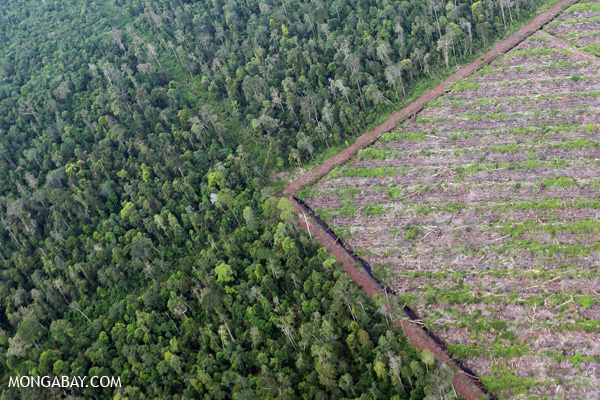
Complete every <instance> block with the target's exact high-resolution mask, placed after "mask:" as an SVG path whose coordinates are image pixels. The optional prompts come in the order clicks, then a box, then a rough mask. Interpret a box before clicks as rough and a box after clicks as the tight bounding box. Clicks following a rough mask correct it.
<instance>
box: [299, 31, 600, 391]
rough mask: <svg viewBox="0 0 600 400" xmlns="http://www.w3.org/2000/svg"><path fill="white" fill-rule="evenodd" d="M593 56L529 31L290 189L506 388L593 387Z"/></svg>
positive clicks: (599, 339) (597, 376)
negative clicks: (409, 115) (393, 126)
mask: <svg viewBox="0 0 600 400" xmlns="http://www.w3.org/2000/svg"><path fill="white" fill-rule="evenodd" d="M549 29H550V28H549ZM550 30H551V29H550ZM599 65H600V64H598V63H597V62H596V61H595V60H593V59H590V58H587V57H584V56H583V55H582V54H580V52H578V51H577V50H572V49H570V48H569V46H566V45H564V44H563V43H561V42H557V41H556V40H554V39H553V38H549V37H548V36H547V35H545V34H541V33H538V34H536V35H534V36H533V37H531V38H529V39H527V40H526V41H525V42H523V43H522V44H521V45H519V46H518V47H517V48H516V49H514V50H513V51H511V52H510V53H508V54H507V55H505V56H503V57H501V58H500V59H498V60H496V61H495V62H494V63H492V65H491V66H489V67H485V68H484V69H483V70H481V71H480V72H478V73H477V74H476V75H475V76H473V77H472V78H470V79H468V80H466V81H464V82H460V83H458V84H457V85H455V87H454V88H453V90H452V92H451V93H450V94H448V95H446V96H444V97H441V98H439V99H437V100H434V101H433V102H432V103H430V104H429V105H428V107H427V108H426V109H425V110H423V111H422V112H421V113H420V114H419V115H418V116H417V117H416V118H413V119H412V120H410V121H408V122H406V123H404V124H403V125H401V126H400V127H399V128H398V129H397V130H395V131H394V132H391V133H387V134H385V135H383V137H382V138H381V139H380V140H379V141H377V142H376V143H375V144H374V145H373V146H371V147H369V148H367V149H364V150H362V151H361V152H360V153H359V154H358V156H357V157H356V158H355V159H353V160H352V161H351V162H349V163H348V164H346V165H345V166H343V167H338V168H336V169H334V170H333V171H332V172H331V173H329V174H328V175H327V176H326V177H325V178H324V179H322V180H321V181H319V182H318V183H317V184H316V185H314V186H312V187H309V188H308V189H305V190H303V191H301V192H298V193H297V196H298V197H299V198H301V199H303V200H304V201H305V202H306V203H307V204H308V205H309V206H310V207H311V208H312V209H313V210H315V211H316V212H317V214H318V215H319V216H320V217H321V218H323V219H324V220H325V221H326V222H327V223H328V224H329V225H330V226H331V227H332V228H333V229H334V230H335V231H336V233H337V234H338V236H339V237H341V238H342V239H343V240H344V241H345V243H346V244H347V245H348V246H349V247H351V248H352V249H353V250H354V251H355V252H356V253H357V254H359V255H361V256H362V257H363V258H364V259H365V260H367V261H368V262H369V263H370V264H371V265H372V266H373V267H374V271H375V274H376V275H377V276H378V277H380V278H381V279H382V280H383V281H385V282H386V283H389V284H391V285H393V286H394V287H395V289H396V291H397V292H399V293H401V296H402V297H403V298H404V299H405V300H406V302H407V303H408V304H409V305H410V306H413V307H415V308H416V309H417V311H418V312H419V314H420V315H421V316H422V317H423V320H424V322H425V323H426V325H427V326H428V327H429V328H431V329H432V330H433V331H434V332H435V333H436V334H437V335H438V336H439V337H441V338H443V339H444V340H445V341H446V343H448V345H449V346H448V347H449V348H450V350H451V351H452V353H453V354H454V355H455V356H457V357H458V358H460V359H462V360H464V361H465V363H466V364H467V366H469V367H471V368H472V369H473V370H475V371H476V372H478V373H479V374H480V376H481V378H482V380H483V382H484V384H485V385H486V387H487V388H488V389H489V390H491V391H492V392H493V393H496V394H498V395H499V397H501V398H515V397H517V396H516V395H517V394H522V395H523V397H527V398H543V397H544V396H548V397H550V398H572V399H574V398H599V397H600V271H599V266H600V261H599V260H600V199H599V197H600V196H599V194H600V140H599V127H600V101H599V97H598V96H599V94H600V69H599Z"/></svg>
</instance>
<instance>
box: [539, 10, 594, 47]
mask: <svg viewBox="0 0 600 400" xmlns="http://www.w3.org/2000/svg"><path fill="white" fill-rule="evenodd" d="M546 30H547V31H548V32H549V33H551V34H553V35H555V36H556V37H559V38H561V39H563V40H564V41H566V42H568V43H569V44H571V45H573V46H576V47H577V48H580V49H583V50H584V51H587V52H588V53H590V54H594V55H596V56H600V0H585V1H582V2H579V3H578V4H575V5H574V6H572V7H570V8H569V9H568V10H566V11H565V12H564V13H562V14H561V15H560V16H559V17H558V18H556V20H555V21H552V22H551V23H550V24H549V25H548V26H547V27H546Z"/></svg>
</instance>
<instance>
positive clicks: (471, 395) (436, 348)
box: [283, 0, 579, 400]
mask: <svg viewBox="0 0 600 400" xmlns="http://www.w3.org/2000/svg"><path fill="white" fill-rule="evenodd" d="M578 1H579V0H561V1H559V2H558V3H556V4H555V5H554V6H553V7H551V8H550V9H548V10H547V11H546V12H544V13H543V14H541V15H539V16H538V17H536V18H534V19H533V20H532V21H531V22H530V23H529V24H527V25H526V26H524V27H523V28H521V29H520V30H519V31H517V32H516V33H515V34H513V35H511V36H510V37H508V38H506V39H504V40H502V41H500V42H499V43H497V44H496V45H495V46H494V47H493V48H492V49H491V50H490V51H488V52H487V53H486V54H485V55H483V56H482V57H481V58H478V59H477V60H475V61H473V62H472V63H470V64H468V65H466V66H464V67H462V68H460V69H459V70H458V71H457V72H456V73H454V74H453V75H452V76H450V77H449V78H447V79H446V80H444V81H443V82H442V83H440V84H439V85H438V86H436V87H435V88H433V89H432V90H430V91H428V92H427V93H425V94H424V95H422V96H421V97H419V98H418V99H417V100H416V101H414V102H413V103H411V104H410V105H408V106H407V107H405V108H403V109H402V110H398V111H396V112H394V113H393V114H392V115H391V116H390V118H389V119H388V120H387V121H385V122H384V123H383V124H381V125H380V126H378V127H377V128H375V129H373V130H372V131H370V132H368V133H365V134H364V135H362V136H361V137H359V138H358V140H356V142H354V143H353V144H352V145H350V146H349V147H347V148H346V149H344V150H343V151H342V152H340V153H339V154H337V155H335V156H333V157H331V158H330V159H328V160H327V161H325V162H324V163H323V164H321V165H319V166H318V167H317V168H316V169H314V170H312V171H309V172H307V173H305V174H303V175H301V176H300V177H299V178H298V179H296V180H295V181H294V182H292V183H290V184H289V185H288V186H287V187H286V188H285V189H284V190H283V194H284V195H285V196H287V197H288V198H289V199H290V200H291V201H292V202H293V204H294V207H295V208H296V212H297V213H298V214H299V215H300V225H301V226H302V227H303V228H304V229H308V230H309V232H310V233H311V235H312V237H314V238H315V239H316V240H317V241H318V242H319V243H320V244H321V245H322V246H323V247H325V248H326V249H327V251H328V252H329V253H330V254H332V255H333V256H335V257H336V258H337V259H338V260H339V261H341V262H342V263H343V267H342V268H343V269H344V271H345V272H346V273H347V274H348V275H349V276H350V277H351V278H352V280H354V282H356V283H357V284H358V285H360V286H361V287H362V288H363V290H364V291H365V292H366V293H367V295H369V297H371V298H373V296H374V295H375V294H382V295H385V292H384V290H383V288H382V287H381V286H380V285H379V283H378V282H376V281H375V280H374V279H373V278H372V277H371V276H370V275H369V273H368V272H367V271H366V270H365V269H364V268H362V267H361V266H360V265H357V262H356V261H355V260H354V259H353V258H352V256H351V255H350V254H349V253H348V252H347V251H346V250H345V249H344V248H343V247H342V246H341V245H340V243H339V241H338V240H339V239H336V238H334V237H332V236H331V235H330V234H329V233H327V232H326V231H325V230H324V229H323V228H322V227H321V226H320V225H318V224H317V223H315V221H314V220H313V219H312V218H311V217H309V216H308V215H307V214H306V211H305V209H304V208H303V207H302V205H301V204H300V203H299V202H298V201H296V199H295V198H294V195H295V193H296V191H298V190H299V189H301V188H302V187H304V186H306V185H310V184H314V183H315V182H317V181H319V180H320V179H321V178H323V177H324V176H325V175H327V173H329V171H331V170H332V169H333V168H335V167H337V166H339V165H343V164H345V163H347V162H348V161H350V160H351V159H352V158H353V157H354V156H355V155H356V154H357V153H358V151H359V150H361V149H364V148H366V147H368V146H370V145H372V144H373V143H374V142H375V141H376V140H377V139H379V137H381V135H382V134H384V133H386V132H390V131H392V130H393V129H394V128H395V127H396V126H397V125H398V124H400V123H402V122H403V121H405V120H406V119H408V118H410V117H411V116H413V115H415V114H417V113H418V112H419V111H421V110H422V109H423V107H424V106H425V104H427V103H428V102H429V101H431V100H434V99H436V98H438V97H439V96H441V95H443V94H444V92H445V91H446V89H447V88H448V87H449V86H451V85H453V84H454V83H456V82H457V81H458V80H460V79H464V78H467V77H469V76H470V75H472V74H473V73H474V72H476V71H478V70H479V69H481V68H482V67H483V66H485V65H487V64H489V63H490V62H492V61H493V60H495V59H496V58H497V57H499V56H500V55H502V54H504V53H506V52H508V51H510V50H511V49H512V48H514V47H515V46H517V45H518V44H519V43H521V42H522V41H523V40H525V39H526V38H528V37H529V36H531V35H532V34H533V33H535V32H537V31H538V30H540V29H541V28H542V27H543V26H544V25H546V24H547V23H549V22H550V21H552V20H553V19H554V18H556V17H557V16H558V15H559V14H560V13H561V12H562V10H564V9H566V8H567V7H569V6H571V5H573V4H575V3H577V2H578ZM396 327H398V328H400V327H401V328H402V330H403V331H404V333H405V335H406V337H407V338H408V339H409V340H410V341H411V342H412V344H413V345H414V346H415V347H416V348H418V349H420V350H424V349H429V350H430V351H432V352H433V353H434V354H435V356H436V358H437V359H438V360H439V361H440V362H452V361H451V359H450V357H449V355H448V354H447V353H446V352H445V350H444V349H443V348H442V347H441V346H440V345H439V344H438V343H436V342H435V341H434V340H433V339H432V338H431V337H430V336H428V334H427V333H426V332H425V330H424V329H423V328H422V327H421V326H419V325H417V324H416V323H414V322H412V321H410V320H408V319H407V320H404V321H402V322H397V323H396ZM454 387H455V389H456V391H457V392H458V393H459V394H460V395H461V396H462V397H464V398H465V399H467V400H477V399H481V398H491V397H490V396H489V395H488V394H486V393H485V392H484V390H483V388H482V386H481V384H480V383H479V381H478V380H477V379H476V378H474V377H471V376H468V375H467V374H465V373H464V372H463V371H460V370H459V371H458V372H456V373H455V375H454Z"/></svg>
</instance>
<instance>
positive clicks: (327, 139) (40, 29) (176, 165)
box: [0, 0, 537, 399]
mask: <svg viewBox="0 0 600 400" xmlns="http://www.w3.org/2000/svg"><path fill="white" fill-rule="evenodd" d="M536 5H537V4H536V3H535V1H533V0H531V1H521V0H498V1H493V0H482V1H478V2H471V1H463V0H456V1H450V2H448V3H444V2H441V1H438V0H425V1H385V0H369V1H362V0H361V1H343V0H335V1H306V2H302V1H296V0H291V1H286V0H284V1H256V0H240V1H235V0H230V1H226V2H225V1H220V0H213V1H199V2H193V1H183V0H179V1H160V0H147V1H143V2H142V1H138V0H132V1H124V0H113V1H96V0H90V1H83V0H62V1H50V0H47V1H28V0H21V1H11V2H5V3H3V4H2V5H0V173H1V174H2V178H1V179H0V218H1V220H0V263H1V264H0V265H1V268H0V352H2V353H3V354H6V357H0V382H2V386H3V387H4V386H5V385H4V384H5V382H7V380H8V377H9V376H14V375H36V374H46V375H47V374H56V375H60V374H67V375H72V376H74V375H90V376H91V375H115V376H120V377H121V378H122V382H123V386H124V387H123V388H122V389H120V390H118V391H115V392H114V394H113V393H112V390H108V389H107V390H106V391H105V392H100V391H98V392H93V393H92V392H91V389H86V391H85V392H81V393H78V392H73V393H72V395H73V396H74V397H82V398H89V397H90V396H93V395H95V396H97V397H98V398H100V397H103V398H110V397H114V398H120V399H126V398H129V399H137V398H155V397H161V396H162V397H170V398H194V397H203V396H206V397H207V398H231V397H233V398H239V399H242V398H243V399H250V398H257V397H259V398H295V397H302V398H328V397H336V398H341V397H361V398H391V397H392V396H393V395H396V396H398V397H399V398H421V397H423V396H425V395H426V394H428V395H432V396H434V395H436V394H439V393H441V392H447V394H448V396H452V394H453V391H452V390H451V389H450V388H449V380H448V377H449V376H450V375H451V372H449V369H448V368H446V367H442V368H433V366H432V364H431V360H430V358H429V357H428V356H427V355H426V356H425V357H422V356H421V355H419V354H418V352H416V351H415V350H414V349H412V347H411V346H409V345H408V344H407V343H406V342H405V341H404V339H402V338H401V335H400V334H399V333H398V332H395V331H394V330H393V327H391V325H389V320H388V316H387V315H385V313H383V314H377V313H376V312H375V310H376V309H378V308H377V306H376V305H374V304H373V303H372V302H370V301H369V300H368V299H367V298H366V297H365V296H364V295H362V294H361V293H360V292H359V291H358V289H356V287H355V286H354V285H353V284H352V283H350V282H349V281H348V279H347V278H346V277H345V276H343V275H340V272H339V271H337V269H335V266H334V262H333V260H332V259H331V258H329V257H328V256H327V255H326V253H324V252H323V251H322V250H319V248H318V246H317V245H316V244H315V243H314V242H313V241H312V240H310V238H309V237H308V236H307V235H306V234H305V233H304V232H302V231H300V230H298V228H297V227H296V224H295V219H294V218H295V217H294V213H293V210H290V205H289V204H287V203H286V202H285V200H281V201H280V200H277V199H276V198H274V197H273V195H274V194H275V186H273V185H272V184H270V182H271V179H272V174H273V172H276V171H281V170H283V169H286V168H291V167H296V166H298V165H303V164H305V163H307V162H310V160H311V159H313V158H314V156H315V154H317V153H318V152H319V151H321V150H323V149H325V148H327V147H331V146H339V145H342V144H343V143H344V142H345V141H347V140H351V139H352V138H353V137H355V136H356V135H357V134H358V133H360V132H361V130H363V129H364V128H365V127H366V126H368V125H369V124H371V123H373V122H374V121H376V120H377V119H378V118H381V116H382V115H385V113H387V112H389V111H390V110H392V109H395V108H397V107H400V106H401V105H402V102H403V99H405V98H406V97H407V95H409V94H410V90H411V87H414V86H415V85H416V82H418V81H419V80H421V79H436V78H437V76H438V75H439V74H441V73H442V71H444V70H446V69H449V68H452V67H453V66H454V65H455V64H457V63H460V62H461V60H462V61H464V60H465V59H468V58H469V57H472V56H473V54H475V53H476V52H477V49H479V48H481V47H484V46H487V45H489V44H490V43H491V42H492V41H493V40H494V39H495V38H497V37H498V36H500V35H501V34H503V32H504V31H505V29H506V27H507V26H508V25H509V24H511V23H513V22H516V21H517V20H522V19H525V18H527V17H528V16H529V15H531V13H532V12H533V10H534V6H536ZM449 374H450V375H449ZM22 394H23V393H20V392H19V391H17V390H15V389H3V392H2V396H3V397H2V398H3V399H13V398H21V397H22V396H21V395H22ZM55 395H58V394H57V393H51V392H49V391H47V390H46V391H40V392H35V391H34V390H30V391H28V392H27V393H25V396H26V397H30V398H42V397H43V396H48V397H52V396H55ZM411 396H412V397H411ZM447 398H450V397H447Z"/></svg>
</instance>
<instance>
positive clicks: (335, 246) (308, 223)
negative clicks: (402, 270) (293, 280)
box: [293, 201, 485, 400]
mask: <svg viewBox="0 0 600 400" xmlns="http://www.w3.org/2000/svg"><path fill="white" fill-rule="evenodd" d="M293 203H294V207H295V208H296V212H297V213H298V215H299V216H300V220H299V222H300V226H301V227H302V228H304V229H306V230H308V232H309V233H310V235H311V236H312V237H313V238H314V239H315V240H317V241H318V242H319V243H320V244H321V246H323V247H324V248H325V249H326V250H327V252H328V253H329V254H331V255H333V256H334V257H335V258H337V259H338V261H341V262H342V263H343V266H342V268H343V269H344V271H345V272H346V273H347V274H348V275H349V276H350V277H351V278H352V280H353V281H354V282H356V283H357V284H358V285H359V286H360V287H361V288H362V289H363V290H364V291H365V293H366V294H367V295H368V296H369V297H370V298H371V299H373V297H374V296H375V295H376V294H380V295H382V296H385V292H384V291H383V289H381V287H379V285H378V284H377V282H375V281H374V280H373V278H371V277H370V276H369V274H368V273H367V271H365V269H364V268H362V266H360V265H358V264H357V263H356V261H354V259H353V258H352V257H350V255H349V254H348V253H347V252H346V251H345V250H344V249H343V248H342V247H341V246H340V245H339V243H337V241H336V240H334V239H333V238H332V237H331V236H330V235H329V234H327V232H325V231H324V230H323V229H322V228H321V227H320V226H319V225H317V224H315V223H314V221H313V219H312V218H310V217H309V216H308V215H307V214H306V213H305V211H304V209H303V208H302V206H301V205H300V204H299V203H298V202H297V201H294V202H293ZM394 325H395V326H396V328H402V331H403V332H404V334H405V336H406V337H407V338H408V339H409V340H410V341H411V343H412V344H413V346H415V347H416V348H417V349H419V350H425V349H429V350H430V351H431V352H433V354H434V355H435V356H436V358H437V359H438V361H440V362H443V363H449V362H450V361H451V360H450V357H448V354H446V353H445V352H444V351H443V350H442V349H441V348H440V347H439V346H438V345H437V344H436V343H435V342H434V341H433V340H432V339H431V338H430V337H429V336H427V334H426V333H425V332H424V331H423V329H421V327H419V326H418V325H416V324H415V323H414V322H412V321H410V320H408V319H406V320H402V321H395V322H394ZM476 382H477V381H476V378H475V377H470V376H469V375H467V374H466V373H464V372H462V371H461V372H457V373H455V374H454V388H455V389H456V391H457V392H458V393H459V394H460V395H461V396H462V397H464V398H465V399H467V400H471V399H473V400H477V399H480V398H481V397H480V396H484V397H485V394H484V393H483V391H482V390H481V389H480V387H479V386H478V384H477V383H476Z"/></svg>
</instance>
